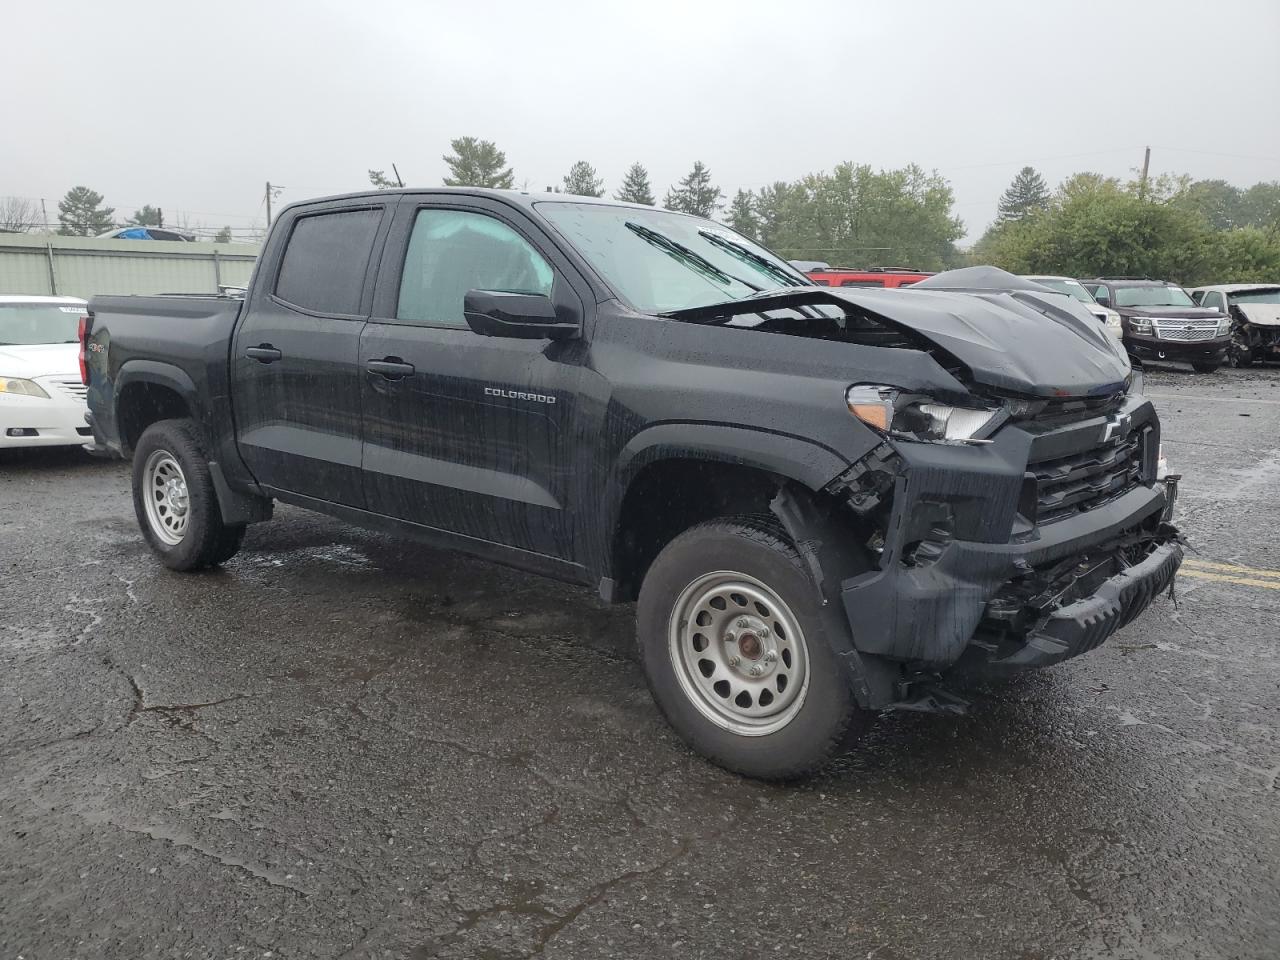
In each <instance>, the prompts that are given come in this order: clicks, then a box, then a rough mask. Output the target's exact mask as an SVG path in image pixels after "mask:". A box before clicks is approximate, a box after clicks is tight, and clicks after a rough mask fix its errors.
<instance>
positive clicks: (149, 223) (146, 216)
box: [129, 204, 164, 227]
mask: <svg viewBox="0 0 1280 960" xmlns="http://www.w3.org/2000/svg"><path fill="white" fill-rule="evenodd" d="M129 223H131V224H133V225H135V226H139V227H163V226H164V211H163V210H161V209H160V208H159V207H153V206H151V205H150V204H144V205H143V207H142V209H141V210H135V211H133V216H132V217H130V218H129Z"/></svg>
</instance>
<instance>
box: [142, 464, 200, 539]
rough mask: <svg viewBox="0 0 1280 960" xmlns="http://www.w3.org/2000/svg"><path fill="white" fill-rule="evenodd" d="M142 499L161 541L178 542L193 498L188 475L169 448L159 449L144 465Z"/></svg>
mask: <svg viewBox="0 0 1280 960" xmlns="http://www.w3.org/2000/svg"><path fill="white" fill-rule="evenodd" d="M142 483H143V491H142V497H143V501H144V502H145V503H146V506H147V522H148V523H149V524H150V525H151V532H152V533H154V534H155V535H156V537H157V538H158V539H159V540H160V541H161V542H162V543H167V544H169V545H170V546H177V545H178V544H179V543H181V542H182V538H183V536H184V535H185V534H186V532H187V521H188V520H189V519H190V515H191V514H190V512H191V499H190V497H189V495H188V494H187V478H186V476H185V475H184V474H183V472H182V467H180V466H178V461H177V459H176V458H175V457H174V455H173V454H172V453H170V452H169V451H168V450H156V451H155V452H153V453H152V454H151V456H149V457H147V462H146V464H145V465H144V466H143V468H142Z"/></svg>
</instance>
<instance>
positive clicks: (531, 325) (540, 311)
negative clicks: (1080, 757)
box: [462, 290, 581, 340]
mask: <svg viewBox="0 0 1280 960" xmlns="http://www.w3.org/2000/svg"><path fill="white" fill-rule="evenodd" d="M462 314H463V316H465V317H466V318H467V325H468V326H469V327H471V329H472V330H473V331H475V332H476V333H478V334H480V336H482V337H515V338H517V339H520V340H571V339H573V338H574V337H576V336H578V334H579V333H580V332H581V328H580V326H579V325H578V324H577V323H576V322H574V321H572V320H562V319H561V318H560V317H559V315H557V313H556V308H555V304H553V303H552V302H551V298H550V297H548V296H544V295H543V294H540V293H508V292H507V291H505V290H469V291H467V295H466V296H465V297H464V298H463V301H462Z"/></svg>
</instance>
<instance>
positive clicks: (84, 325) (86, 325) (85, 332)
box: [76, 314, 93, 387]
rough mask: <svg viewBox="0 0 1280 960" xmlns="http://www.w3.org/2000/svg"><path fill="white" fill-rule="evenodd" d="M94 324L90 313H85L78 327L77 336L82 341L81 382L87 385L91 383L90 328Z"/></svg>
mask: <svg viewBox="0 0 1280 960" xmlns="http://www.w3.org/2000/svg"><path fill="white" fill-rule="evenodd" d="M92 324H93V321H92V320H91V319H90V317H89V315H88V314H83V315H81V317H80V323H79V325H78V326H77V327H76V338H77V339H78V340H79V341H80V382H81V383H83V384H84V385H85V386H86V387H87V386H88V385H89V329H90V327H91V326H92Z"/></svg>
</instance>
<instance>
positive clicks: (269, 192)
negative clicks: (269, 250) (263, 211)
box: [267, 180, 271, 227]
mask: <svg viewBox="0 0 1280 960" xmlns="http://www.w3.org/2000/svg"><path fill="white" fill-rule="evenodd" d="M267 226H268V227H269V226H271V181H270V180H268V181H267Z"/></svg>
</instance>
